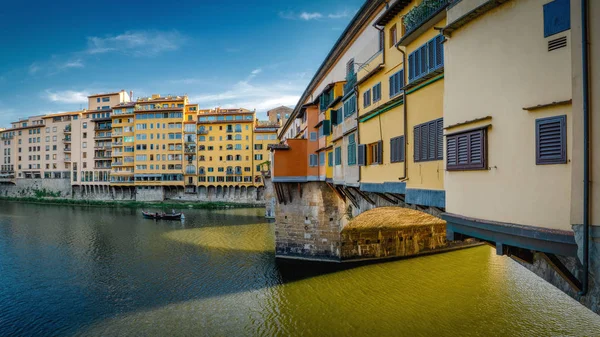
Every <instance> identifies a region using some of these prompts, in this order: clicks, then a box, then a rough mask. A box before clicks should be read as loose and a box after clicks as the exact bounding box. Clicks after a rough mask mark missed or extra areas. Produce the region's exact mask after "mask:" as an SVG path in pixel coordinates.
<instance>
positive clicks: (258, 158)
mask: <svg viewBox="0 0 600 337" xmlns="http://www.w3.org/2000/svg"><path fill="white" fill-rule="evenodd" d="M262 159H263V155H262V154H255V155H254V160H262Z"/></svg>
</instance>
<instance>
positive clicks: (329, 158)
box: [327, 152, 333, 167]
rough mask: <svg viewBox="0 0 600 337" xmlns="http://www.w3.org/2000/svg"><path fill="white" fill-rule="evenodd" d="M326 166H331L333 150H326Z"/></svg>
mask: <svg viewBox="0 0 600 337" xmlns="http://www.w3.org/2000/svg"><path fill="white" fill-rule="evenodd" d="M327 166H329V167H332V166H333V152H327Z"/></svg>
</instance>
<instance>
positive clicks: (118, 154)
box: [112, 151, 123, 157]
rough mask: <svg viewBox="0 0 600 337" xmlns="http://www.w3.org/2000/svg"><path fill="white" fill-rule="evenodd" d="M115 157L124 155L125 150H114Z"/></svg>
mask: <svg viewBox="0 0 600 337" xmlns="http://www.w3.org/2000/svg"><path fill="white" fill-rule="evenodd" d="M112 156H113V157H123V151H113V153H112Z"/></svg>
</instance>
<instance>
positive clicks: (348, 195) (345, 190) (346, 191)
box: [341, 186, 360, 208]
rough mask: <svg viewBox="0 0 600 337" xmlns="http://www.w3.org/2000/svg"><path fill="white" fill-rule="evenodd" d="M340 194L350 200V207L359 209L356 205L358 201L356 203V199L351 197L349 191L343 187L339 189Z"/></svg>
mask: <svg viewBox="0 0 600 337" xmlns="http://www.w3.org/2000/svg"><path fill="white" fill-rule="evenodd" d="M341 191H342V193H344V194H346V196H347V197H348V199H350V202H351V203H352V205H354V207H356V208H360V206H359V205H358V201H356V198H355V197H354V196H353V195H352V193H350V191H349V190H348V189H347V188H346V187H345V186H344V187H342V188H341Z"/></svg>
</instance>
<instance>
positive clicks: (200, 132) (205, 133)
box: [198, 129, 208, 135]
mask: <svg viewBox="0 0 600 337" xmlns="http://www.w3.org/2000/svg"><path fill="white" fill-rule="evenodd" d="M198 134H199V135H207V134H208V130H206V129H199V130H198Z"/></svg>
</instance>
